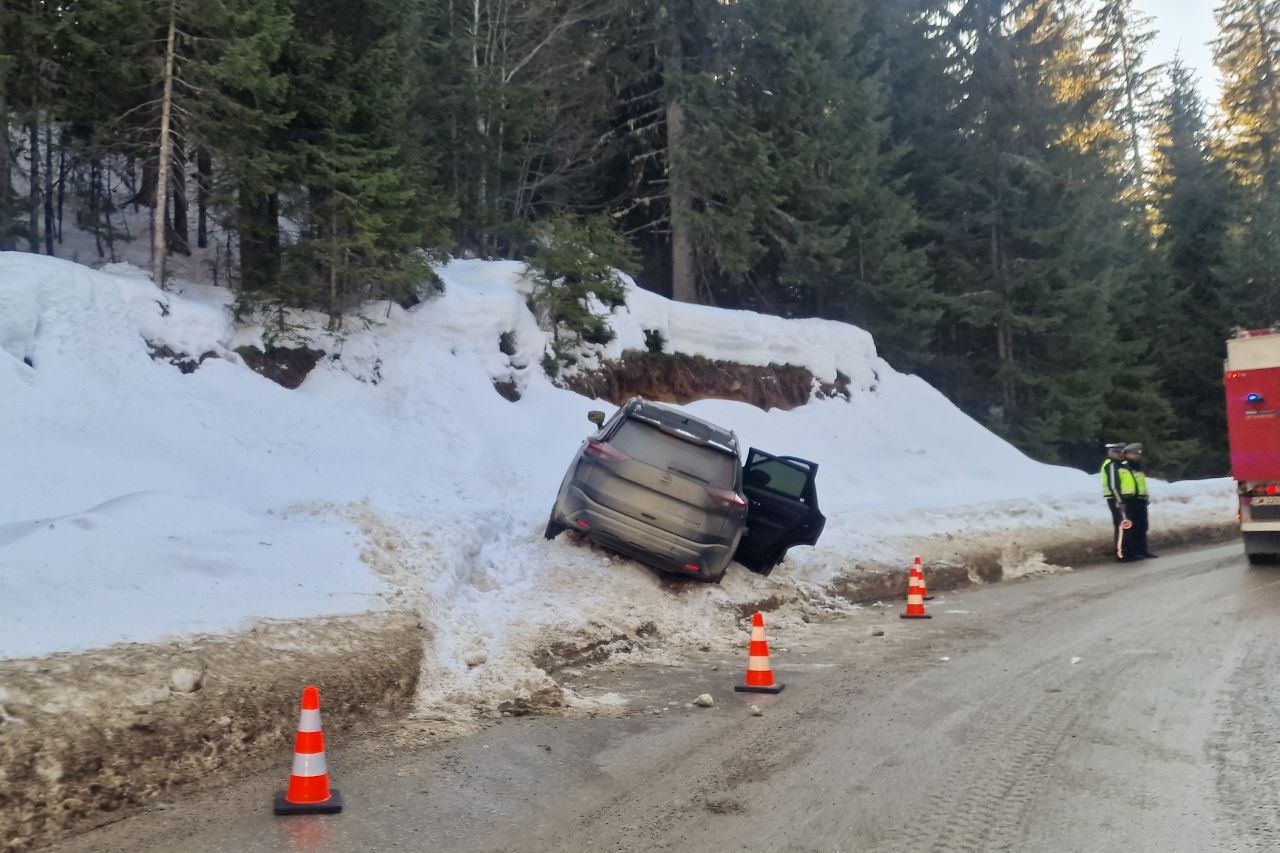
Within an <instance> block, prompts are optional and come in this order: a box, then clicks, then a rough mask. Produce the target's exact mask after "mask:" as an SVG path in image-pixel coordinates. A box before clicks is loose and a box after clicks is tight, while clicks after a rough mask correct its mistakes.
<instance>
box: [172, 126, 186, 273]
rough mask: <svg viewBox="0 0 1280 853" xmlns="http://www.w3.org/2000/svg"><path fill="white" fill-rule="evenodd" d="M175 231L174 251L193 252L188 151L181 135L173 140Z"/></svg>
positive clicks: (173, 214) (173, 218)
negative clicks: (190, 229)
mask: <svg viewBox="0 0 1280 853" xmlns="http://www.w3.org/2000/svg"><path fill="white" fill-rule="evenodd" d="M171 219H172V220H173V231H172V234H171V236H170V240H169V245H170V246H171V247H172V249H173V251H175V252H181V253H182V254H184V255H190V254H191V234H190V231H189V228H188V224H187V153H186V150H185V149H184V148H183V145H182V139H181V137H179V138H177V139H174V140H173V211H172V216H171Z"/></svg>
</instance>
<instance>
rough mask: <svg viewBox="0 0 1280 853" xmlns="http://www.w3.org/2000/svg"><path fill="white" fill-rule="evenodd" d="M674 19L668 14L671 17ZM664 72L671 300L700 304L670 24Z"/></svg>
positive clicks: (675, 38) (676, 35)
mask: <svg viewBox="0 0 1280 853" xmlns="http://www.w3.org/2000/svg"><path fill="white" fill-rule="evenodd" d="M672 17H673V16H671V15H668V18H669V19H670V18H672ZM666 42H667V44H666V50H665V51H664V55H663V58H662V72H663V76H664V77H665V78H666V84H665V85H666V86H667V87H668V90H669V91H668V93H667V96H666V100H667V110H666V112H667V198H668V203H669V204H670V206H671V298H672V299H674V300H675V301H677V302H697V301H698V284H697V280H696V278H695V275H694V265H693V238H692V235H691V234H690V233H689V213H690V211H691V210H692V208H693V195H692V192H691V191H690V188H689V182H688V180H687V179H686V178H685V175H684V173H683V170H684V165H683V162H682V161H683V159H684V146H685V137H684V103H683V102H682V101H681V100H680V96H679V95H678V93H676V92H673V91H670V90H671V88H672V87H673V85H674V82H675V81H678V80H679V78H680V73H681V71H682V70H683V67H684V57H683V52H684V48H683V46H682V45H681V41H680V30H679V29H678V28H676V27H675V26H674V25H673V24H669V25H668V30H667V39H666Z"/></svg>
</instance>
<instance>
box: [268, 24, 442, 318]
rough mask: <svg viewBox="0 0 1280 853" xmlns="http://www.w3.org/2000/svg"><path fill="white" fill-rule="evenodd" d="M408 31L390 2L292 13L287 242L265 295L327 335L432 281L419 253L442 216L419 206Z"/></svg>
mask: <svg viewBox="0 0 1280 853" xmlns="http://www.w3.org/2000/svg"><path fill="white" fill-rule="evenodd" d="M419 24H420V18H419V17H418V16H417V15H416V7H413V6H410V7H409V8H406V4H405V3H403V2H399V1H398V0H362V2H358V3H346V2H343V3H337V2H330V0H310V1H309V2H308V3H307V4H306V5H302V6H299V7H298V9H297V11H296V12H295V26H296V30H297V34H296V38H297V40H298V42H299V43H298V44H297V45H295V47H294V53H293V56H292V59H293V62H294V63H295V64H294V67H293V69H292V71H291V80H290V87H289V96H288V98H289V99H288V103H289V105H290V107H291V108H292V115H291V119H290V122H289V125H288V127H287V131H288V134H289V136H290V138H291V140H292V142H291V145H290V150H291V153H292V155H293V158H292V160H290V161H288V162H287V163H286V165H287V169H288V171H287V172H286V173H285V177H286V178H287V179H288V185H287V187H288V189H289V192H288V193H287V194H284V195H283V196H282V211H283V212H284V213H285V214H286V215H287V216H289V218H291V219H293V220H294V221H296V222H297V223H298V225H299V233H298V235H297V236H296V238H294V239H292V240H291V241H290V242H288V243H287V244H286V245H284V246H283V247H282V255H283V258H284V260H285V267H284V273H285V275H284V278H283V280H282V281H281V283H280V285H279V286H277V287H276V288H274V289H273V291H272V292H271V293H270V295H271V296H273V297H279V296H284V297H285V298H286V300H287V301H288V302H289V303H290V304H295V305H305V306H309V307H317V308H323V309H325V310H326V311H327V312H328V313H329V316H330V320H331V323H332V324H333V325H334V326H335V327H336V326H337V325H338V323H339V322H340V319H341V317H342V316H343V314H344V312H345V311H346V310H347V309H349V308H351V307H354V306H357V305H359V304H360V303H362V302H364V301H366V300H370V299H395V300H401V301H405V300H413V299H415V298H416V295H417V288H418V287H419V286H422V285H426V284H428V283H429V282H430V281H431V279H432V274H431V272H430V269H429V265H428V261H429V259H430V255H429V254H428V253H426V252H424V251H423V250H424V249H427V248H430V247H432V246H439V245H440V244H441V243H443V242H444V239H445V232H444V230H443V228H442V219H443V218H444V217H445V216H447V215H448V212H449V208H448V206H447V205H446V204H441V203H438V202H437V203H436V204H434V205H432V204H430V203H429V201H430V198H431V192H432V184H431V179H430V171H429V169H430V162H429V160H427V159H425V154H424V153H423V152H422V150H421V149H420V147H419V143H418V141H417V140H415V139H413V137H412V136H411V133H410V131H411V127H412V125H411V122H410V121H409V120H408V110H409V103H410V91H409V81H408V77H407V75H405V74H404V72H403V69H404V67H405V65H406V64H407V61H408V58H409V57H410V56H411V54H412V50H413V39H414V38H415V37H416V35H417V34H418V33H419V32H420V29H419Z"/></svg>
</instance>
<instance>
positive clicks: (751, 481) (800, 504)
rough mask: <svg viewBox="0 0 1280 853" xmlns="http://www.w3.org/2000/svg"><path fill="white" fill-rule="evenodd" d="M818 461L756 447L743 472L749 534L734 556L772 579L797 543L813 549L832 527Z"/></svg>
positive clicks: (752, 449) (743, 489)
mask: <svg viewBox="0 0 1280 853" xmlns="http://www.w3.org/2000/svg"><path fill="white" fill-rule="evenodd" d="M817 473H818V466H817V464H816V463H813V462H809V461H807V460H804V459H797V458H795V457H794V456H772V455H770V454H768V453H765V452H764V451H762V450H756V449H755V448H754V447H753V448H751V451H750V453H748V454H747V464H746V465H744V466H743V468H742V491H743V492H744V493H745V494H746V496H747V530H746V532H745V533H743V534H742V539H741V540H740V541H739V542H738V550H737V551H736V552H735V553H734V555H733V558H734V559H735V560H737V561H738V562H739V563H741V564H742V565H744V566H746V567H747V568H748V569H750V570H751V571H753V572H758V573H760V574H762V575H767V574H769V572H771V571H773V567H774V566H776V565H777V564H778V563H780V562H782V558H783V556H785V555H786V553H787V549H788V548H790V547H791V546H792V545H813V544H815V543H816V542H817V541H818V536H820V535H821V534H822V528H823V526H824V525H825V524H826V523H827V519H826V516H824V515H823V514H822V513H821V512H819V511H818V490H817V487H816V486H814V477H815V476H816V475H817Z"/></svg>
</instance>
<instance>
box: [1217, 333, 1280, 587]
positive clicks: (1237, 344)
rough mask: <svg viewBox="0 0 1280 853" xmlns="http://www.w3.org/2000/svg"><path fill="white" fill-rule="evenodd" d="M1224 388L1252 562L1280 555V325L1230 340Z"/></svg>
mask: <svg viewBox="0 0 1280 853" xmlns="http://www.w3.org/2000/svg"><path fill="white" fill-rule="evenodd" d="M1224 373H1225V376H1224V379H1223V384H1224V386H1225V388H1226V396H1227V400H1226V402H1227V437H1228V441H1229V443H1230V446H1231V476H1232V477H1233V478H1234V479H1235V481H1236V491H1237V493H1238V494H1239V499H1240V513H1239V518H1240V532H1241V536H1242V537H1243V539H1244V550H1245V554H1246V555H1248V557H1249V562H1251V563H1261V562H1264V561H1266V560H1275V559H1277V558H1278V557H1280V327H1275V328H1271V329H1255V330H1244V329H1239V330H1237V331H1236V333H1235V335H1234V336H1233V337H1232V338H1231V339H1230V340H1228V341H1227V360H1226V364H1225V370H1224Z"/></svg>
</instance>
